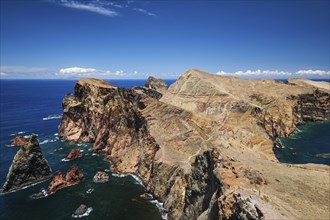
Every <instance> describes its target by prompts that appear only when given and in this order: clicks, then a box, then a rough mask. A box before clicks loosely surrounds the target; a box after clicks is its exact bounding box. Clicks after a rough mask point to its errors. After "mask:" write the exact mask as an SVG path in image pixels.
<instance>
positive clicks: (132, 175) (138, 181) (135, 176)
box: [128, 174, 145, 187]
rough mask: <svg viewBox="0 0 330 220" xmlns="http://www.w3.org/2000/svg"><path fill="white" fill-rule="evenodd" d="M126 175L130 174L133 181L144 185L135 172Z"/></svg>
mask: <svg viewBox="0 0 330 220" xmlns="http://www.w3.org/2000/svg"><path fill="white" fill-rule="evenodd" d="M128 175H129V176H131V177H133V179H134V180H135V183H136V184H138V185H141V186H143V187H145V186H144V184H143V181H142V179H141V177H139V176H138V175H135V174H128Z"/></svg>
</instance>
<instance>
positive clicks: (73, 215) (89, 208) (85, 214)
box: [72, 207, 93, 218]
mask: <svg viewBox="0 0 330 220" xmlns="http://www.w3.org/2000/svg"><path fill="white" fill-rule="evenodd" d="M92 211H93V208H92V207H88V208H87V211H86V212H85V213H84V214H82V215H75V214H72V218H82V217H85V216H89V214H90V213H91V212H92Z"/></svg>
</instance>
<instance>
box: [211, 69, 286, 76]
mask: <svg viewBox="0 0 330 220" xmlns="http://www.w3.org/2000/svg"><path fill="white" fill-rule="evenodd" d="M216 74H217V75H230V76H262V75H268V76H290V75H292V73H290V72H286V71H278V70H246V71H241V70H240V71H236V72H233V73H229V72H224V71H219V72H217V73H216Z"/></svg>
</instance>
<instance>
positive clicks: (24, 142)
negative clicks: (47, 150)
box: [2, 134, 52, 193]
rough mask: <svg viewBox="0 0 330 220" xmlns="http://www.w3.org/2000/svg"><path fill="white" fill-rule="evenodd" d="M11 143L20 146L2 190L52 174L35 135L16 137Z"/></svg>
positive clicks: (30, 182)
mask: <svg viewBox="0 0 330 220" xmlns="http://www.w3.org/2000/svg"><path fill="white" fill-rule="evenodd" d="M13 144H15V145H18V146H21V147H20V149H19V150H18V151H17V153H16V155H15V157H14V159H13V162H12V164H11V166H10V168H9V172H8V174H7V179H6V182H5V184H4V185H3V187H2V192H4V193H5V192H12V191H16V190H19V189H22V188H24V187H26V186H29V185H32V184H35V183H38V182H41V181H43V180H46V179H48V178H50V177H51V176H52V170H51V168H50V166H49V164H48V161H47V160H46V159H45V158H44V156H43V154H42V151H41V148H40V146H39V142H38V140H37V136H36V135H34V134H33V135H32V136H31V137H30V138H24V137H16V138H14V140H13Z"/></svg>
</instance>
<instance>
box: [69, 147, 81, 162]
mask: <svg viewBox="0 0 330 220" xmlns="http://www.w3.org/2000/svg"><path fill="white" fill-rule="evenodd" d="M80 157H82V153H81V152H80V150H79V149H77V148H73V149H72V150H71V151H70V153H69V154H68V156H67V157H66V158H65V160H66V161H70V160H74V159H77V158H80Z"/></svg>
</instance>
